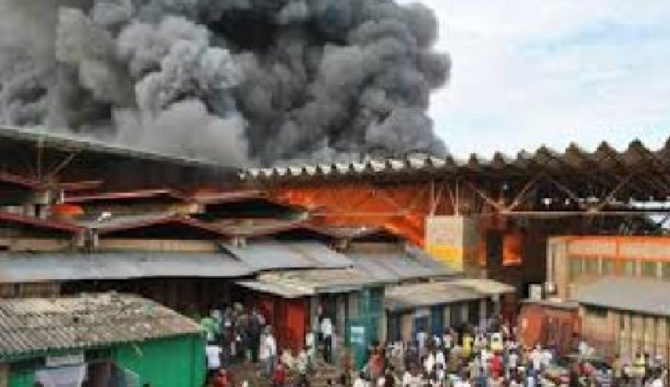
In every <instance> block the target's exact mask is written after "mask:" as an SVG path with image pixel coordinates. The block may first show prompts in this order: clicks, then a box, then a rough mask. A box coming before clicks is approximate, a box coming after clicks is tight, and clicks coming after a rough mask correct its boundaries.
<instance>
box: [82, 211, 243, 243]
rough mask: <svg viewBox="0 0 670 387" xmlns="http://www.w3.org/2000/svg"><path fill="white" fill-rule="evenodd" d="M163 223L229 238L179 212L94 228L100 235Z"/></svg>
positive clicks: (217, 229) (212, 227) (111, 223)
mask: <svg viewBox="0 0 670 387" xmlns="http://www.w3.org/2000/svg"><path fill="white" fill-rule="evenodd" d="M163 225H177V226H182V227H186V228H191V229H195V230H198V231H201V232H204V233H207V234H210V235H211V236H213V237H215V238H221V239H225V238H229V237H231V235H229V234H226V233H225V232H223V231H222V230H221V229H219V228H218V227H216V226H214V225H211V224H208V223H205V222H202V221H200V220H197V219H193V218H190V217H188V216H185V215H181V214H172V215H171V214H156V215H153V214H150V215H147V216H145V217H137V218H135V219H132V220H128V219H126V221H123V220H114V221H113V222H100V223H98V224H97V225H95V228H97V229H98V233H99V234H100V235H101V236H104V235H108V234H113V233H116V232H123V231H128V230H135V229H142V228H150V227H153V226H163Z"/></svg>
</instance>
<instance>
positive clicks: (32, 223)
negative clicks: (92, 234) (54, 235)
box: [0, 211, 83, 234]
mask: <svg viewBox="0 0 670 387" xmlns="http://www.w3.org/2000/svg"><path fill="white" fill-rule="evenodd" d="M1 223H5V224H11V225H13V226H28V227H33V228H36V229H43V230H51V231H58V232H64V233H68V234H75V233H77V232H78V231H82V230H83V228H82V227H81V226H79V225H77V224H74V223H71V222H68V221H63V220H55V219H39V218H35V217H31V216H25V215H21V214H14V213H11V212H7V211H0V224H1Z"/></svg>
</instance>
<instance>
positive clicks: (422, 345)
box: [416, 328, 428, 358]
mask: <svg viewBox="0 0 670 387" xmlns="http://www.w3.org/2000/svg"><path fill="white" fill-rule="evenodd" d="M427 338H428V335H427V334H426V332H424V330H423V328H419V331H418V332H417V333H416V343H417V346H418V348H419V357H421V358H423V357H424V356H426V340H427Z"/></svg>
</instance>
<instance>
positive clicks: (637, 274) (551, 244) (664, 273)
mask: <svg viewBox="0 0 670 387" xmlns="http://www.w3.org/2000/svg"><path fill="white" fill-rule="evenodd" d="M609 276H614V277H628V278H649V279H661V280H665V281H670V237H666V236H562V237H554V238H550V239H549V241H548V243H547V283H548V285H549V288H550V290H553V292H552V293H553V294H554V295H555V296H556V297H558V298H560V299H565V300H568V299H570V298H571V297H572V296H573V294H574V293H575V291H576V290H577V288H578V287H579V286H580V285H583V284H588V283H591V282H593V281H594V280H597V279H599V278H603V277H609Z"/></svg>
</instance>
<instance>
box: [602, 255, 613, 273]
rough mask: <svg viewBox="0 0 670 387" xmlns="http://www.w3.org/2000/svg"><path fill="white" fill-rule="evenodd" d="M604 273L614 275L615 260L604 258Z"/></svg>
mask: <svg viewBox="0 0 670 387" xmlns="http://www.w3.org/2000/svg"><path fill="white" fill-rule="evenodd" d="M602 275H614V261H613V260H612V259H609V258H603V260H602Z"/></svg>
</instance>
